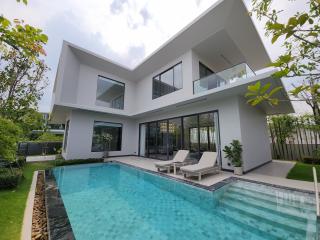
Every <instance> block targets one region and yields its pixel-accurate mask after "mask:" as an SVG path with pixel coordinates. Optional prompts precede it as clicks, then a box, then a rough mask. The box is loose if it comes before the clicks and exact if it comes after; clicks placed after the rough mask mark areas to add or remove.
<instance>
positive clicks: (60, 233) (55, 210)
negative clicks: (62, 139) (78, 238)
mask: <svg viewBox="0 0 320 240" xmlns="http://www.w3.org/2000/svg"><path fill="white" fill-rule="evenodd" d="M45 201H46V202H45V203H46V213H47V224H48V238H49V240H74V239H75V236H74V233H73V230H72V227H71V223H70V221H69V217H68V214H67V211H66V209H65V206H64V203H63V200H62V197H61V194H60V191H59V188H58V186H57V183H56V180H55V177H54V175H53V171H52V170H51V169H49V170H46V171H45Z"/></svg>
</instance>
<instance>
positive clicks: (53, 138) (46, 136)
mask: <svg viewBox="0 0 320 240" xmlns="http://www.w3.org/2000/svg"><path fill="white" fill-rule="evenodd" d="M62 141H63V135H55V134H53V133H49V132H44V133H42V134H41V135H40V136H39V137H38V138H37V139H36V140H35V142H62Z"/></svg>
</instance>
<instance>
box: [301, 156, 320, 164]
mask: <svg viewBox="0 0 320 240" xmlns="http://www.w3.org/2000/svg"><path fill="white" fill-rule="evenodd" d="M302 162H303V163H307V164H320V158H319V157H316V156H304V157H303V158H302Z"/></svg>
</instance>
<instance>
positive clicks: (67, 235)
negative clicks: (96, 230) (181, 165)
mask: <svg viewBox="0 0 320 240" xmlns="http://www.w3.org/2000/svg"><path fill="white" fill-rule="evenodd" d="M110 163H116V164H119V165H124V166H127V167H130V168H134V169H137V170H141V171H144V172H147V173H150V174H154V175H157V176H160V177H164V178H167V179H170V180H174V181H176V182H180V183H184V184H187V185H190V186H193V187H197V188H200V189H203V190H207V191H211V192H214V191H216V190H218V189H219V188H221V187H223V186H225V185H227V184H229V183H231V182H235V181H245V182H251V183H257V184H262V185H266V186H270V187H275V188H280V189H285V190H291V191H296V192H302V193H307V194H311V195H313V194H314V193H313V192H312V191H309V190H301V189H297V188H292V187H285V186H280V185H275V184H270V183H265V182H260V181H255V180H251V179H245V178H239V177H234V176H231V177H228V178H226V179H224V180H222V181H219V182H217V183H215V184H212V185H210V186H205V185H202V184H199V183H196V182H191V181H188V180H184V179H180V178H175V177H173V176H169V175H167V174H166V173H162V172H156V171H152V170H149V169H145V168H141V167H138V166H133V165H130V164H127V163H123V162H118V161H110V162H104V163H100V164H110ZM81 165H86V164H81ZM74 166H78V165H74ZM45 201H46V212H47V223H48V237H49V240H74V239H75V236H74V233H73V230H72V226H71V223H70V220H69V217H68V214H67V211H66V208H65V206H64V203H63V200H62V197H61V194H60V191H59V188H58V186H57V182H56V179H55V177H54V175H53V171H52V169H49V170H46V171H45Z"/></svg>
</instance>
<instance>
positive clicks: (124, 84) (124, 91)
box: [96, 74, 126, 110]
mask: <svg viewBox="0 0 320 240" xmlns="http://www.w3.org/2000/svg"><path fill="white" fill-rule="evenodd" d="M99 77H100V78H104V79H107V80H110V81H113V82H116V83H119V84H121V85H123V87H124V90H123V95H120V96H123V104H122V108H113V107H110V108H113V109H119V110H124V99H125V98H124V96H125V94H126V83H124V82H121V81H118V80H115V79H113V78H110V77H105V76H103V75H100V74H98V78H97V82H98V80H99ZM97 88H98V84H97ZM97 90H98V89H96V99H97ZM120 96H118V97H117V98H119V97H120ZM100 107H101V106H100Z"/></svg>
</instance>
